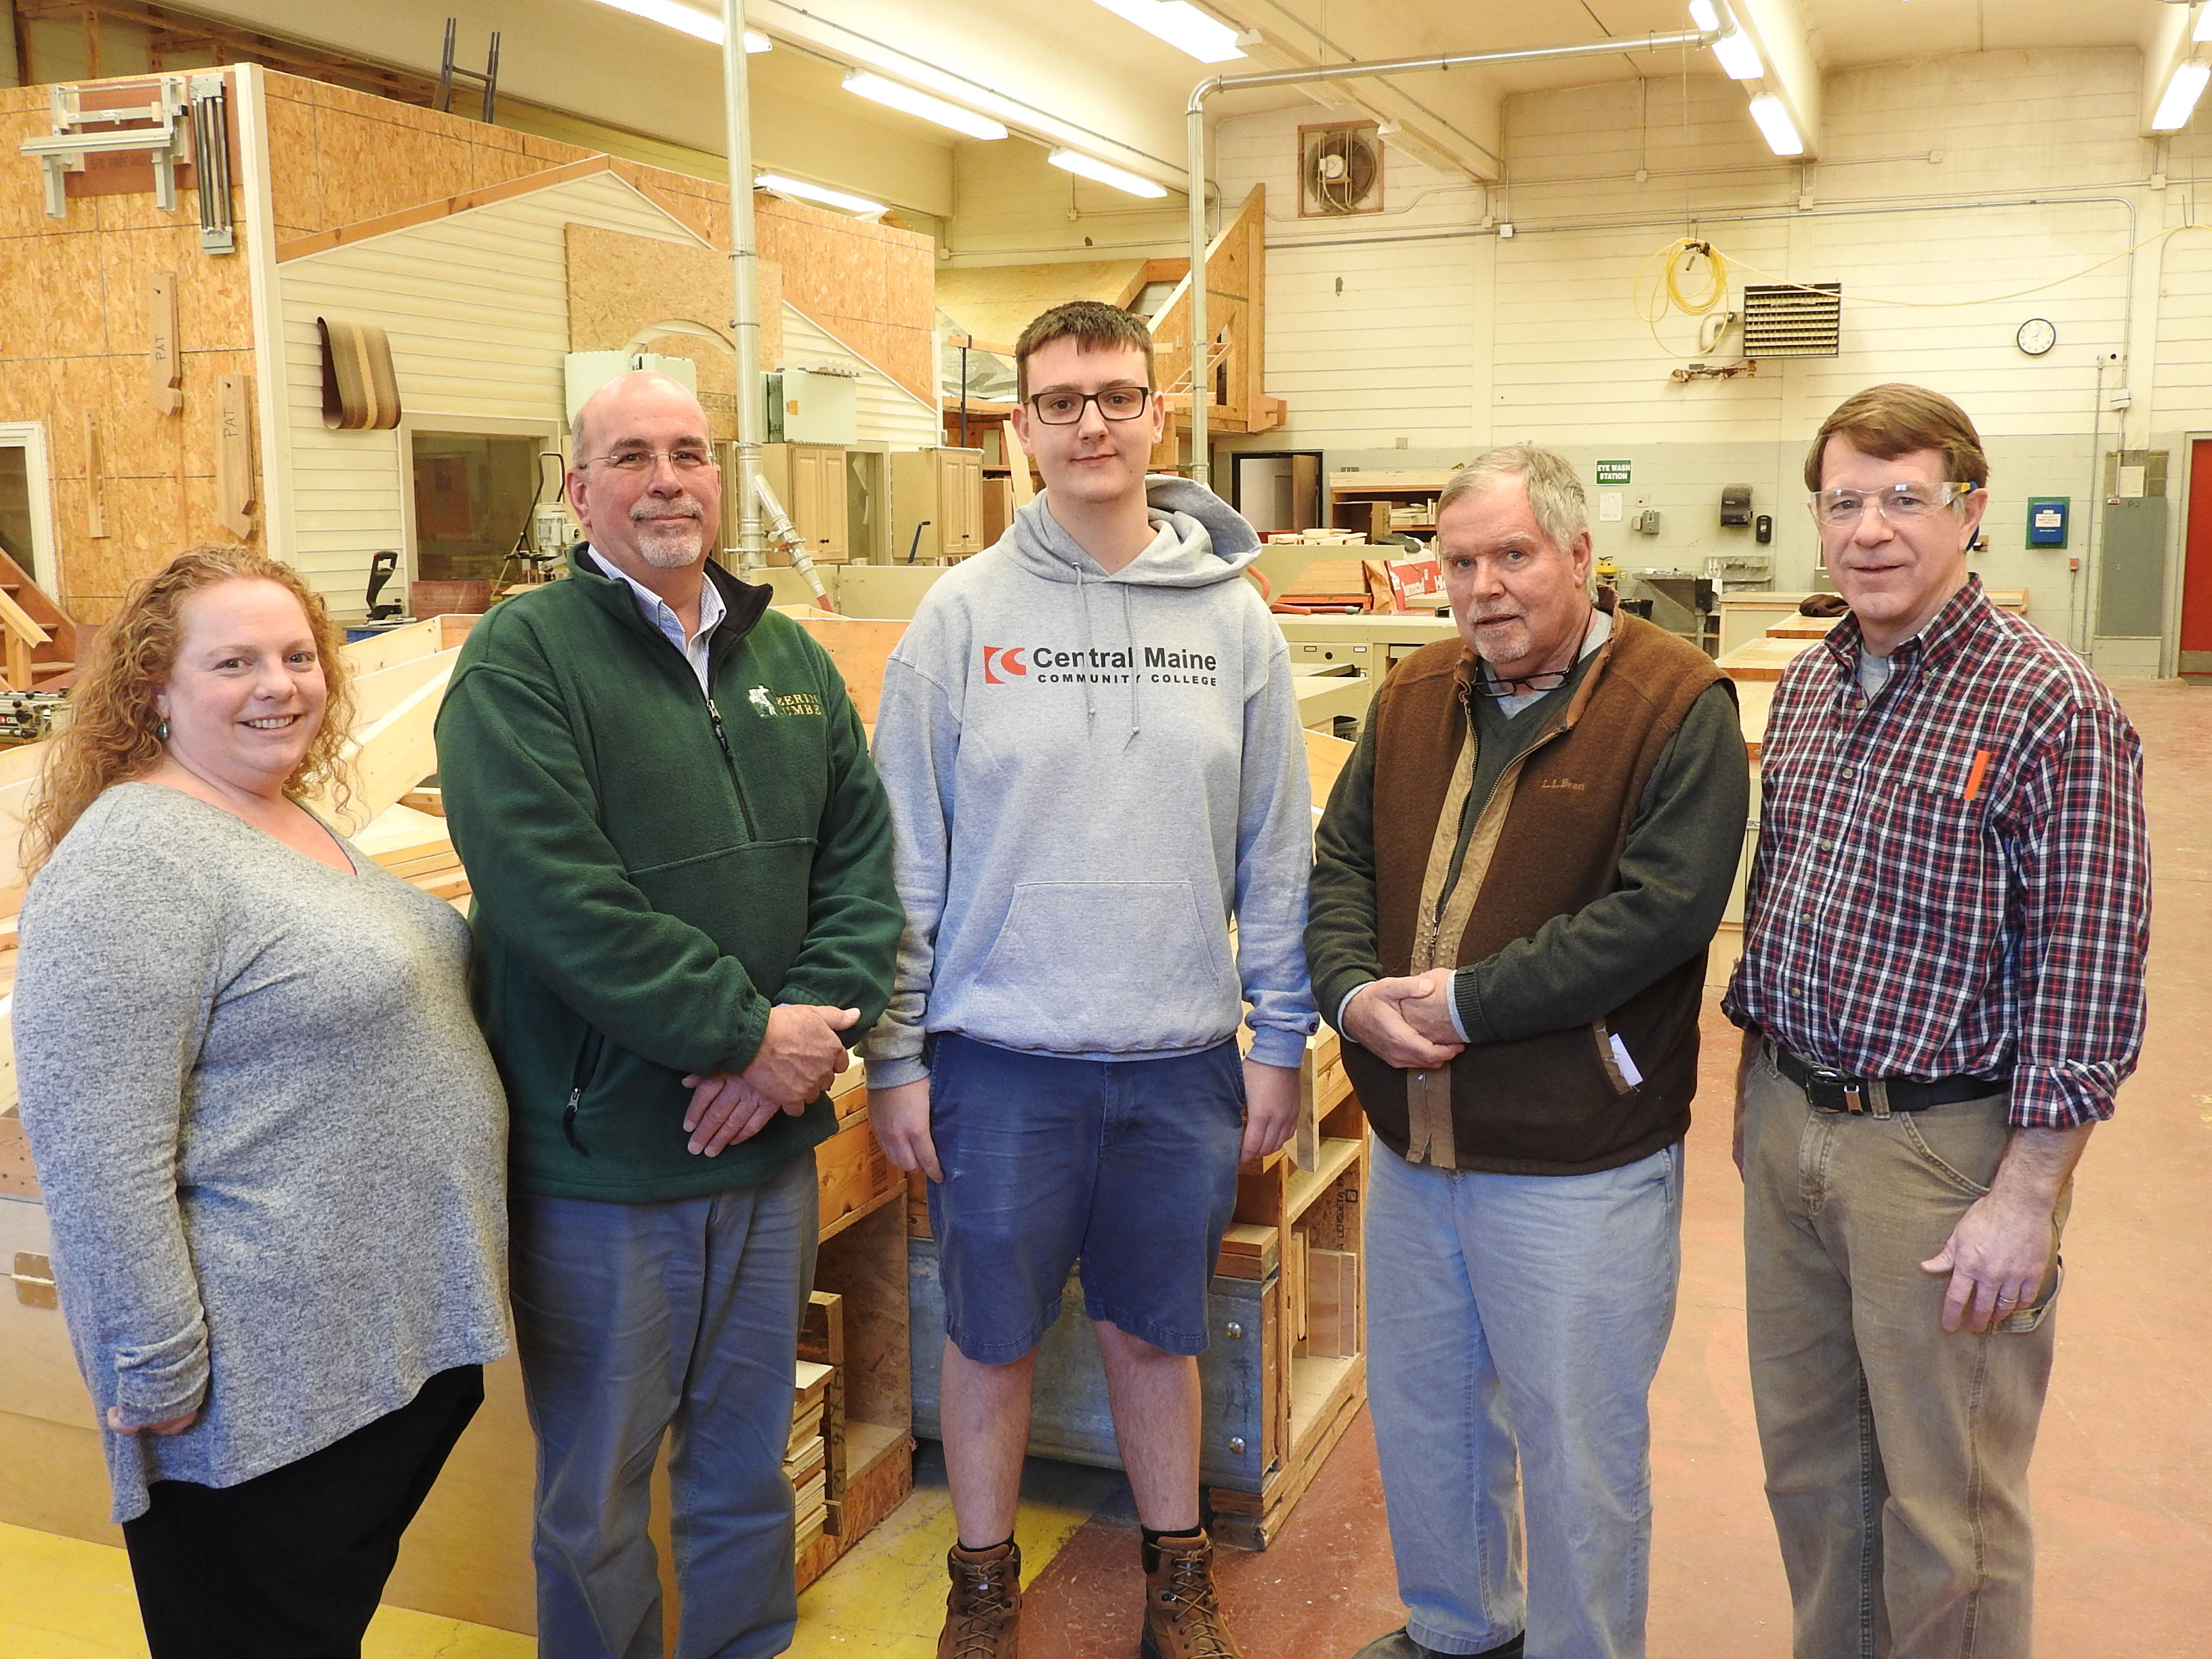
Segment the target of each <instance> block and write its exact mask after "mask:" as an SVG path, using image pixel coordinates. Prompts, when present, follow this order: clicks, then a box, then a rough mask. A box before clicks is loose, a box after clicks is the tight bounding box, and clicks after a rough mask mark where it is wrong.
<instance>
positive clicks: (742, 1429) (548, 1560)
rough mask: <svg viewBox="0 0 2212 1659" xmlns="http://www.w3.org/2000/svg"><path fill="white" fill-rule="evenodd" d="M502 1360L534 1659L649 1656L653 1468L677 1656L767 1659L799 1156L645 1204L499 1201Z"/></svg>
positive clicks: (654, 1639)
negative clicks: (658, 1463) (531, 1443)
mask: <svg viewBox="0 0 2212 1659" xmlns="http://www.w3.org/2000/svg"><path fill="white" fill-rule="evenodd" d="M509 1207H510V1210H511V1213H512V1218H513V1245H512V1251H513V1266H512V1273H513V1285H514V1334H515V1347H516V1349H517V1351H518V1352H519V1353H520V1358H521V1360H522V1383H523V1393H524V1397H525V1399H526V1401H527V1402H528V1404H529V1407H530V1426H531V1427H532V1429H533V1430H534V1431H536V1432H537V1435H538V1515H537V1526H536V1529H535V1531H534V1533H533V1534H532V1548H531V1553H532V1559H533V1561H534V1562H535V1564H536V1565H537V1569H538V1653H539V1655H540V1656H541V1659H659V1656H660V1651H661V1639H660V1617H661V1615H660V1574H659V1560H658V1557H657V1554H656V1553H655V1551H654V1549H653V1541H652V1539H650V1538H649V1537H647V1534H646V1521H647V1514H648V1511H649V1507H650V1504H651V1481H652V1476H653V1461H654V1458H655V1457H656V1456H657V1455H658V1454H659V1449H660V1442H661V1437H662V1436H663V1435H664V1434H669V1433H671V1431H672V1438H671V1444H670V1448H669V1457H668V1486H669V1502H670V1514H669V1534H670V1540H671V1542H672V1543H673V1545H674V1546H675V1556H676V1588H677V1595H678V1602H679V1604H680V1607H681V1612H682V1619H681V1621H680V1624H679V1626H678V1637H677V1644H676V1651H677V1654H678V1659H768V1656H769V1655H773V1654H779V1653H781V1652H782V1651H783V1650H785V1649H786V1648H787V1647H789V1646H790V1645H791V1636H792V1630H793V1626H794V1625H795V1624H796V1623H797V1621H798V1618H799V1598H798V1595H797V1591H796V1589H795V1588H794V1583H793V1560H792V1542H793V1537H792V1492H791V1483H790V1482H789V1481H788V1480H785V1479H784V1478H783V1457H784V1453H785V1452H786V1451H787V1449H789V1445H790V1441H791V1412H792V1389H793V1364H794V1362H795V1360H796V1358H797V1355H798V1349H799V1318H800V1315H801V1312H802V1310H803V1309H804V1307H805V1302H806V1294H807V1291H809V1290H810V1289H811V1287H812V1285H813V1280H814V1254H815V1245H816V1242H817V1237H816V1234H817V1228H816V1218H817V1213H818V1211H819V1199H818V1195H817V1189H816V1186H815V1174H814V1154H813V1153H812V1152H806V1153H804V1154H802V1155H801V1156H799V1157H798V1158H793V1159H792V1160H791V1162H790V1163H789V1164H786V1165H785V1166H784V1167H783V1169H782V1170H780V1171H779V1172H777V1173H776V1174H775V1176H771V1177H770V1178H769V1180H767V1181H765V1182H762V1183H761V1184H760V1185H759V1186H757V1187H737V1188H731V1189H730V1190H729V1191H727V1192H722V1193H716V1194H714V1195H712V1196H711V1197H706V1198H690V1199H678V1200H674V1201H671V1202H668V1203H660V1204H609V1203H602V1202H599V1201H596V1200H590V1199H580V1198H539V1197H532V1196H529V1195H526V1194H520V1193H518V1194H515V1195H514V1196H513V1200H511V1202H510V1206H509Z"/></svg>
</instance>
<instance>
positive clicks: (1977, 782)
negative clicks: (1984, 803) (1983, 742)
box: [1963, 749, 1990, 801]
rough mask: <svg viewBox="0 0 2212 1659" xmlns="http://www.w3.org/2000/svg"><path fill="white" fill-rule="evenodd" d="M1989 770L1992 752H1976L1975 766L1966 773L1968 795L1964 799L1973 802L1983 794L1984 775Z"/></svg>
mask: <svg viewBox="0 0 2212 1659" xmlns="http://www.w3.org/2000/svg"><path fill="white" fill-rule="evenodd" d="M1989 769H1990V751H1989V750H1986V749H1977V750H1974V763H1973V766H1972V768H1971V769H1969V770H1968V771H1967V773H1966V794H1965V796H1964V797H1963V799H1966V800H1968V801H1972V799H1973V798H1974V797H1975V796H1977V795H1978V794H1980V793H1982V775H1983V774H1984V772H1986V771H1988V770H1989Z"/></svg>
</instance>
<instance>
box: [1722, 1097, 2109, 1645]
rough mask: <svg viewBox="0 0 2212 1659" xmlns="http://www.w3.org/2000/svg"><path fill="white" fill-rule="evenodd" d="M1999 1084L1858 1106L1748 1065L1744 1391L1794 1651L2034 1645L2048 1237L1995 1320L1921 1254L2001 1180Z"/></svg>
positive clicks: (2053, 1278)
mask: <svg viewBox="0 0 2212 1659" xmlns="http://www.w3.org/2000/svg"><path fill="white" fill-rule="evenodd" d="M2005 1105H2006V1101H2005V1097H2004V1096H2002V1095H1996V1096H1992V1097H1989V1098H1986V1099H1983V1100H1972V1101H1962V1102H1959V1103H1955V1104H1952V1105H1946V1106H1936V1107H1932V1108H1930V1109H1928V1110H1926V1111H1922V1112H1911V1113H1904V1112H1900V1113H1896V1114H1893V1115H1875V1114H1873V1113H1872V1112H1869V1114H1868V1115H1863V1116H1853V1115H1846V1114H1840V1113H1827V1112H1820V1111H1815V1110H1814V1109H1812V1108H1811V1107H1810V1106H1809V1105H1808V1103H1807V1102H1806V1099H1805V1094H1804V1091H1803V1090H1802V1089H1800V1088H1798V1087H1797V1086H1796V1085H1793V1084H1791V1083H1790V1082H1789V1081H1788V1080H1787V1079H1784V1078H1783V1077H1781V1076H1780V1075H1779V1074H1778V1073H1776V1072H1775V1071H1774V1070H1773V1068H1772V1065H1771V1057H1770V1058H1769V1059H1767V1060H1760V1061H1758V1062H1756V1063H1754V1065H1753V1067H1752V1071H1751V1074H1750V1077H1749V1078H1748V1079H1747V1112H1746V1121H1745V1131H1744V1179H1745V1192H1744V1262H1745V1280H1746V1291H1747V1296H1746V1311H1747V1322H1748V1326H1749V1332H1750V1340H1751V1383H1752V1400H1753V1407H1754V1408H1755V1410H1756V1413H1757V1416H1758V1420H1759V1447H1760V1449H1761V1451H1762V1452H1763V1453H1764V1455H1765V1462H1766V1495H1767V1502H1768V1504H1769V1505H1770V1506H1771V1509H1772V1510H1773V1512H1774V1526H1775V1530H1776V1532H1777V1533H1778V1534H1779V1536H1780V1539H1781V1545H1782V1559H1783V1565H1784V1569H1785V1570H1786V1571H1787V1572H1788V1574H1789V1578H1790V1599H1791V1601H1792V1603H1793V1604H1794V1607H1795V1609H1796V1614H1795V1620H1794V1642H1795V1649H1794V1651H1795V1653H1796V1659H2027V1654H2028V1651H2029V1641H2030V1636H2029V1631H2030V1615H2031V1612H2032V1603H2033V1593H2034V1544H2033V1536H2032V1534H2031V1530H2030V1527H2029V1521H2028V1502H2027V1465H2028V1459H2029V1457H2030V1456H2031V1455H2033V1452H2034V1449H2035V1431H2036V1426H2037V1423H2038V1421H2039V1419H2040V1417H2041V1415H2042V1412H2043V1398H2044V1390H2045V1385H2046V1384H2047V1383H2048V1382H2049V1380H2050V1376H2051V1342H2052V1334H2053V1333H2052V1325H2053V1322H2052V1320H2051V1318H2050V1317H2049V1314H2050V1310H2051V1302H2052V1300H2053V1299H2054V1298H2055V1297H2056V1296H2057V1250H2056V1239H2055V1238H2054V1240H2053V1246H2054V1248H2053V1252H2052V1268H2051V1273H2050V1274H2049V1275H2048V1276H2047V1277H2046V1279H2045V1284H2044V1286H2043V1288H2042V1291H2041V1292H2040V1293H2039V1296H2038V1297H2037V1300H2036V1303H2035V1305H2034V1306H2033V1307H2031V1308H2027V1309H2025V1310H2022V1311H2021V1312H2019V1313H2016V1314H2015V1315H2013V1316H2011V1317H2010V1318H2008V1319H2007V1320H2005V1321H2003V1322H2002V1323H2001V1324H1999V1325H1998V1326H1996V1327H1995V1328H1992V1329H1991V1330H1990V1332H1989V1333H1987V1334H1984V1335H1976V1334H1973V1333H1972V1331H1969V1330H1967V1329H1966V1328H1964V1327H1963V1326H1962V1327H1961V1328H1960V1329H1959V1330H1957V1331H1946V1330H1944V1329H1943V1328H1942V1323H1941V1322H1940V1315H1941V1312H1942V1305H1943V1295H1944V1291H1945V1288H1946V1286H1947V1285H1948V1276H1945V1277H1936V1276H1933V1275H1930V1274H1928V1273H1923V1272H1922V1271H1921V1270H1920V1265H1919V1264H1920V1263H1921V1262H1922V1261H1925V1260H1926V1259H1928V1258H1929V1257H1930V1256H1933V1255H1936V1252H1937V1251H1939V1250H1940V1249H1942V1246H1943V1243H1944V1240H1945V1239H1947V1238H1948V1237H1949V1236H1950V1232H1951V1229H1952V1227H1953V1226H1954V1225H1955V1224H1956V1223H1957V1221H1958V1219H1959V1218H1960V1216H1961V1215H1963V1214H1964V1213H1965V1212H1966V1209H1967V1207H1968V1206H1970V1205H1972V1203H1973V1202H1974V1200H1976V1199H1977V1198H1978V1197H1980V1196H1981V1195H1982V1194H1984V1192H1986V1191H1987V1190H1988V1189H1989V1182H1990V1179H1991V1177H1992V1176H1993V1175H1994V1174H1995V1172H1996V1166H1997V1161H1998V1159H1999V1158H2001V1157H2002V1154H2003V1152H2004V1146H2005V1138H2006V1133H2007V1129H2006V1123H2005ZM1884 1109H1885V1110H1886V1107H1885V1108H1884ZM2070 1195H2071V1194H2070V1188H2069V1192H2068V1193H2067V1194H2062V1195H2061V1198H2060V1200H2059V1204H2058V1213H2057V1225H2063V1222H2064V1219H2065V1214H2066V1206H2067V1202H2068V1200H2069V1197H2070Z"/></svg>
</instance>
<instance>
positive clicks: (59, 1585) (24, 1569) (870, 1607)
mask: <svg viewBox="0 0 2212 1659" xmlns="http://www.w3.org/2000/svg"><path fill="white" fill-rule="evenodd" d="M1125 1490H1126V1488H1125V1487H1124V1486H1123V1483H1122V1478H1121V1475H1119V1474H1115V1473H1113V1472H1112V1471H1110V1470H1103V1469H1085V1468H1076V1467H1075V1466H1073V1465H1072V1464H1066V1463H1038V1462H1032V1463H1031V1464H1030V1468H1029V1470H1028V1472H1027V1473H1026V1474H1024V1478H1023V1480H1022V1506H1021V1513H1020V1517H1019V1519H1018V1522H1017V1523H1016V1526H1015V1528H1014V1536H1015V1538H1016V1540H1017V1541H1018V1542H1019V1543H1020V1545H1021V1547H1022V1565H1023V1572H1024V1577H1026V1578H1030V1579H1034V1578H1035V1577H1036V1576H1037V1575H1038V1574H1039V1573H1042V1571H1044V1569H1045V1567H1046V1565H1048V1563H1049V1562H1050V1561H1051V1560H1052V1559H1053V1557H1054V1556H1055V1555H1057V1554H1059V1553H1060V1547H1061V1546H1062V1545H1064V1544H1066V1541H1068V1539H1069V1538H1070V1537H1071V1536H1072V1535H1073V1534H1074V1532H1075V1530H1076V1528H1079V1527H1080V1526H1081V1525H1082V1524H1083V1523H1084V1522H1086V1521H1088V1520H1090V1519H1091V1516H1093V1515H1095V1514H1097V1512H1098V1510H1099V1509H1100V1507H1101V1506H1102V1505H1103V1504H1106V1503H1108V1502H1109V1501H1110V1500H1112V1499H1113V1498H1115V1497H1117V1496H1118V1495H1120V1494H1121V1492H1124V1491H1125ZM952 1534H953V1526H952V1498H951V1494H950V1493H949V1492H947V1491H946V1490H945V1460H944V1458H943V1456H942V1455H941V1454H939V1452H938V1449H937V1448H936V1447H935V1446H930V1447H928V1448H927V1451H926V1452H925V1454H924V1455H922V1456H921V1457H919V1458H917V1459H916V1460H915V1492H914V1496H913V1497H912V1498H909V1499H908V1501H907V1502H906V1503H905V1504H902V1506H901V1507H900V1508H899V1509H898V1510H897V1511H896V1513H894V1514H893V1515H891V1516H890V1517H889V1518H888V1519H886V1520H884V1522H881V1523H880V1524H879V1525H878V1526H877V1528H875V1530H874V1531H872V1532H871V1533H870V1534H868V1535H867V1536H866V1538H864V1539H862V1540H861V1541H860V1543H859V1544H857V1545H855V1546H854V1548H853V1551H852V1553H850V1554H848V1555H847V1556H846V1557H845V1559H843V1560H842V1561H840V1562H839V1563H838V1564H837V1565H836V1566H834V1567H832V1568H831V1569H830V1570H829V1571H828V1572H826V1573H824V1574H823V1576H822V1577H821V1578H820V1579H818V1580H817V1582H816V1583H813V1584H812V1585H811V1586H809V1587H808V1589H807V1591H806V1593H805V1595H802V1596H800V1597H799V1636H798V1639H797V1640H796V1642H794V1643H793V1645H792V1648H791V1653H792V1654H793V1656H794V1659H832V1656H848V1655H860V1654H866V1655H868V1656H870V1659H931V1656H933V1654H935V1652H936V1651H937V1632H938V1630H939V1626H942V1625H943V1623H944V1621H945V1551H946V1550H947V1549H948V1548H950V1547H951V1544H952ZM537 1651H538V1644H537V1643H536V1642H535V1641H534V1640H533V1639H532V1638H529V1637H527V1636H517V1635H516V1634H514V1633H513V1632H512V1631H503V1630H493V1629H490V1628H489V1627H488V1626H483V1625H469V1624H464V1623H462V1622H461V1621H460V1620H455V1619H441V1618H437V1617H435V1616H434V1615H432V1614H430V1613H414V1612H410V1611H409V1610H408V1609H406V1608H404V1607H380V1608H379V1609H378V1610H377V1614H376V1619H375V1621H374V1623H373V1624H371V1625H370V1626H369V1627H368V1638H367V1639H366V1640H365V1641H364V1642H363V1643H362V1659H532V1656H534V1655H535V1654H536V1653H537ZM0 1655H4V1656H6V1659H146V1638H145V1635H144V1632H143V1631H142V1630H141V1629H140V1627H139V1624H138V1602H137V1597H136V1596H135V1595H133V1594H132V1593H131V1567H130V1563H129V1561H128V1560H127V1559H125V1555H124V1553H123V1552H122V1551H121V1550H119V1549H117V1548H115V1547H112V1546H111V1545H107V1544H91V1543H87V1542H85V1541H82V1540H81V1539H76V1538H63V1537H60V1536H58V1535H57V1534H52V1533H45V1532H34V1531H32V1530H31V1529H30V1528H26V1527H11V1526H8V1525H5V1524H0Z"/></svg>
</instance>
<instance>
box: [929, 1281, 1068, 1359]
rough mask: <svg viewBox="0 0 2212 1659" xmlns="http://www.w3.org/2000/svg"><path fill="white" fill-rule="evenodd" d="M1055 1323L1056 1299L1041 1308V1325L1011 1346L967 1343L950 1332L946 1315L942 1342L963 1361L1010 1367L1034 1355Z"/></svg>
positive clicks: (1057, 1303)
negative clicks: (956, 1352) (949, 1344)
mask: <svg viewBox="0 0 2212 1659" xmlns="http://www.w3.org/2000/svg"><path fill="white" fill-rule="evenodd" d="M1059 1320H1060V1298H1059V1297H1053V1299H1052V1300H1051V1301H1050V1302H1049V1303H1048V1304H1045V1310H1044V1317H1043V1319H1042V1322H1039V1323H1037V1324H1035V1325H1032V1326H1031V1327H1030V1329H1029V1333H1028V1334H1027V1335H1026V1336H1023V1337H1019V1338H1017V1339H1016V1340H1013V1341H1012V1342H969V1341H967V1340H965V1339H963V1337H962V1336H961V1334H960V1333H959V1332H958V1331H957V1330H956V1329H954V1328H953V1324H952V1316H951V1315H950V1314H947V1315H946V1316H945V1337H946V1340H949V1341H950V1342H951V1344H952V1346H954V1347H956V1348H957V1349H959V1350H960V1353H961V1357H962V1358H965V1359H968V1360H969V1361H971V1362H972V1363H974V1364H978V1365H1011V1364H1013V1363H1014V1362H1015V1361H1016V1360H1018V1359H1021V1358H1025V1357H1026V1356H1028V1355H1029V1354H1030V1353H1032V1352H1035V1351H1036V1346H1037V1344H1038V1343H1040V1342H1042V1341H1043V1340H1044V1334H1045V1333H1046V1332H1047V1331H1048V1330H1050V1329H1051V1328H1053V1327H1054V1325H1055V1324H1057V1323H1058V1322H1059Z"/></svg>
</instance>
